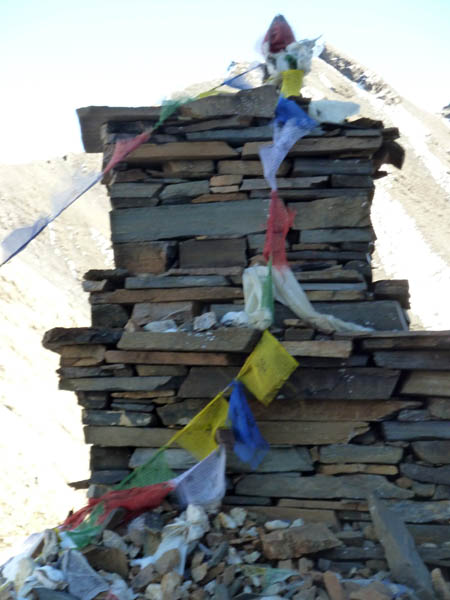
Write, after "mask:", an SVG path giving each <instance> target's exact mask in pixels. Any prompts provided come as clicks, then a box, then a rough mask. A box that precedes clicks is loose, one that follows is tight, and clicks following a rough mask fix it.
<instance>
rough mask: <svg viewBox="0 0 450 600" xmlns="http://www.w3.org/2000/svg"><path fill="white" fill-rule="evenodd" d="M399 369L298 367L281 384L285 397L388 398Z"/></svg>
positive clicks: (396, 379)
mask: <svg viewBox="0 0 450 600" xmlns="http://www.w3.org/2000/svg"><path fill="white" fill-rule="evenodd" d="M399 375H400V372H399V371H395V370H391V369H375V368H370V367H368V368H344V369H308V368H301V367H300V368H298V369H297V370H296V371H294V373H293V374H292V375H291V377H290V379H289V381H288V382H287V383H286V384H285V385H284V387H283V388H282V392H283V394H284V395H285V396H286V397H287V398H294V399H295V398H298V399H300V398H304V399H314V398H317V399H323V400H352V399H353V400H364V399H365V400H385V399H386V398H389V397H390V396H391V394H392V392H393V390H394V387H395V385H396V383H397V381H398V378H399Z"/></svg>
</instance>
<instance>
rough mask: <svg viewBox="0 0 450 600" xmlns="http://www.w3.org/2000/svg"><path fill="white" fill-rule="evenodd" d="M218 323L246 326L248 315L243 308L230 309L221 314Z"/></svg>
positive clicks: (228, 325)
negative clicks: (238, 309)
mask: <svg viewBox="0 0 450 600" xmlns="http://www.w3.org/2000/svg"><path fill="white" fill-rule="evenodd" d="M220 323H221V324H222V325H224V326H225V327H248V315H247V313H246V312H245V310H240V311H239V312H237V311H230V312H227V313H225V314H224V315H223V317H222V318H221V319H220Z"/></svg>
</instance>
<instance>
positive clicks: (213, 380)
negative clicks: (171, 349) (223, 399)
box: [178, 331, 239, 398]
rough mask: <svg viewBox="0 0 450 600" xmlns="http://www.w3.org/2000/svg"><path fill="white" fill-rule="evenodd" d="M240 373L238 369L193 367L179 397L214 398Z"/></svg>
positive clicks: (180, 390)
mask: <svg viewBox="0 0 450 600" xmlns="http://www.w3.org/2000/svg"><path fill="white" fill-rule="evenodd" d="M230 332H231V333H233V332H232V331H230ZM238 372H239V368H238V367H192V369H191V370H190V372H189V375H188V376H187V378H186V379H185V380H184V381H183V383H182V385H181V387H180V389H179V390H178V397H179V398H214V396H215V395H216V394H218V393H219V392H220V391H221V390H223V389H224V388H225V387H226V386H227V385H228V384H229V383H230V382H231V381H233V379H234V378H235V377H236V375H237V374H238Z"/></svg>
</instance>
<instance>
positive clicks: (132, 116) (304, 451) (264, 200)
mask: <svg viewBox="0 0 450 600" xmlns="http://www.w3.org/2000/svg"><path fill="white" fill-rule="evenodd" d="M277 101H278V95H277V93H276V90H275V88H274V87H272V86H263V87H260V88H257V89H254V90H246V91H241V92H239V93H237V94H235V95H223V96H221V95H218V96H210V97H207V98H203V99H200V100H196V101H193V102H190V103H188V104H185V105H183V106H181V107H180V108H179V109H178V111H177V112H175V113H174V114H173V115H172V116H171V117H169V119H168V120H167V121H165V123H164V124H163V125H162V126H161V127H160V128H159V129H158V132H157V133H156V134H155V135H153V136H152V137H151V138H150V139H149V141H148V142H146V143H144V144H142V145H141V146H139V147H138V148H137V149H136V150H134V151H133V152H131V154H129V155H128V156H127V157H126V159H125V160H124V161H123V162H121V163H119V164H118V165H116V167H115V168H114V169H113V170H112V171H110V172H109V173H108V175H107V176H105V177H104V181H103V182H104V184H105V185H107V187H108V191H109V195H110V199H111V205H112V212H111V236H112V242H113V248H114V255H115V263H116V269H115V270H105V271H89V272H88V273H86V275H85V281H84V282H83V289H84V290H85V291H86V292H88V293H89V295H90V302H91V307H92V327H87V328H78V329H62V328H56V329H53V330H51V331H49V332H48V333H47V334H46V336H45V339H44V345H45V347H46V348H49V349H51V350H53V351H55V352H57V353H59V354H60V356H61V368H60V370H59V374H60V377H61V381H60V388H61V389H64V390H73V391H74V392H75V393H76V394H77V397H78V401H79V403H80V404H81V406H83V408H84V411H83V423H84V425H85V437H86V443H88V444H92V448H91V470H92V476H91V480H90V484H91V487H90V494H91V496H96V495H97V496H98V495H99V494H100V493H102V492H104V491H105V490H106V489H108V486H113V485H116V484H118V483H120V482H121V481H122V479H123V478H124V477H127V476H128V475H129V474H130V473H131V472H132V471H133V470H134V469H137V468H138V467H139V466H141V465H143V464H145V463H146V462H147V461H148V460H149V459H150V458H151V457H152V456H154V455H155V452H156V451H157V449H159V448H160V447H164V446H165V445H166V444H167V442H168V441H169V440H170V439H171V438H172V436H173V434H174V433H175V432H176V431H177V430H178V429H180V428H181V427H183V426H184V425H186V424H187V423H189V422H190V421H191V420H192V419H195V418H196V415H198V413H199V411H201V409H203V408H204V407H205V406H206V405H207V404H208V403H209V402H210V401H211V399H213V398H214V397H215V396H216V394H218V393H219V392H221V391H222V390H224V389H225V388H226V387H227V386H228V385H229V384H230V383H231V382H232V381H233V380H234V378H235V377H236V375H237V373H238V372H239V370H240V368H241V367H242V365H243V364H244V362H245V359H246V357H247V356H248V355H249V354H250V353H251V352H252V350H253V349H254V347H255V345H256V344H257V342H258V340H259V338H260V335H261V332H260V331H258V330H256V329H251V328H249V327H236V326H231V327H225V326H224V325H223V324H220V320H221V319H222V317H223V316H224V315H225V314H227V313H230V312H234V313H236V312H238V313H239V311H242V310H243V304H244V293H243V287H242V276H243V271H244V269H246V268H247V267H248V266H249V265H251V264H258V263H259V264H264V259H263V256H262V253H263V247H264V242H265V231H266V223H267V217H268V210H269V203H270V190H269V184H268V183H267V182H266V180H265V179H264V176H263V167H262V164H261V162H260V159H259V149H260V147H261V146H264V145H268V144H270V143H271V141H272V137H273V127H272V125H271V123H272V120H273V118H274V111H275V107H276V105H277ZM296 101H297V103H298V104H300V105H301V106H302V107H303V108H307V105H308V100H307V99H303V98H296ZM159 115H160V109H159V108H139V109H138V108H129V109H127V108H105V107H98V108H97V107H90V108H85V109H81V110H79V117H80V121H81V127H82V134H83V140H84V144H85V148H86V151H87V152H100V151H103V153H104V157H105V158H104V160H105V164H107V162H108V161H109V158H110V155H111V152H112V148H113V146H114V144H115V142H116V141H117V140H118V139H123V138H124V137H126V135H129V136H130V135H131V136H133V135H137V134H140V133H142V132H143V131H147V130H150V129H151V127H152V125H153V124H154V123H155V122H157V120H158V118H159ZM397 137H398V131H397V129H395V128H388V129H386V128H384V127H383V124H382V123H381V122H376V121H372V120H370V119H365V118H359V119H355V120H353V121H351V122H344V123H343V124H338V125H336V124H330V123H322V125H321V130H320V131H319V130H317V129H313V130H312V131H311V132H310V133H309V134H308V135H306V136H305V137H303V138H302V139H301V140H300V141H298V142H297V143H296V144H295V145H294V146H293V147H292V148H291V150H290V151H289V153H288V155H287V157H286V159H285V160H284V161H283V162H282V164H281V166H280V168H279V170H278V177H277V185H278V194H279V197H280V198H281V199H282V200H284V201H285V203H286V204H287V206H288V208H290V209H293V210H295V217H294V218H293V222H292V226H291V228H290V230H289V232H288V234H287V238H286V242H285V248H286V252H287V254H286V256H287V260H288V264H289V267H290V268H291V269H292V272H293V273H294V275H295V278H296V279H297V280H298V282H300V284H301V286H302V288H303V290H304V291H305V293H306V296H307V298H308V299H309V301H310V302H311V303H312V306H313V307H314V308H315V309H316V311H317V312H318V313H326V314H327V315H332V316H334V317H338V318H339V319H342V320H344V321H347V322H351V323H354V324H357V325H361V326H363V327H365V328H370V329H371V330H373V331H367V330H366V331H364V330H362V331H359V332H340V333H339V332H333V331H326V332H324V331H323V330H320V329H316V328H315V327H313V326H311V324H310V323H309V322H307V321H305V320H303V319H301V318H299V317H298V315H296V314H294V313H293V312H291V310H290V309H289V308H288V307H287V306H286V305H284V304H281V303H280V302H275V313H274V314H275V320H274V323H273V325H272V326H271V328H270V331H271V333H272V334H273V336H275V338H277V339H278V340H279V341H280V342H281V346H282V347H283V348H284V349H285V350H286V351H287V352H288V353H289V354H290V355H292V356H294V357H295V358H296V360H297V361H298V363H299V367H298V368H297V369H296V370H295V371H294V372H293V374H292V375H291V376H290V378H289V379H288V381H287V382H286V383H285V384H284V386H283V387H282V388H281V389H280V390H279V392H278V395H277V397H276V398H275V399H274V400H273V401H272V402H271V403H270V404H269V405H267V406H266V405H264V404H262V403H261V402H258V401H257V400H256V399H255V398H253V397H252V396H251V395H250V394H248V403H249V406H250V409H251V412H252V413H253V416H254V418H255V420H256V422H257V424H258V426H259V431H260V433H261V434H262V436H263V438H265V440H266V441H267V442H268V444H270V449H269V450H268V452H267V453H266V455H265V458H264V459H263V460H262V462H261V463H260V464H259V466H258V467H257V468H256V469H255V468H253V467H252V466H251V465H250V464H248V463H246V462H244V461H242V460H241V459H240V458H239V457H238V456H237V455H236V454H235V453H234V452H233V450H229V451H228V456H227V473H228V483H227V485H228V489H227V493H226V496H225V500H224V501H225V503H227V504H240V505H242V504H243V505H248V506H252V507H254V510H255V511H264V512H266V513H267V514H269V515H271V516H273V517H281V518H296V517H301V518H303V519H305V520H306V521H310V520H320V521H324V522H326V523H328V524H331V525H333V524H336V523H337V522H338V520H341V521H349V522H353V521H358V522H361V521H367V520H369V519H370V517H369V513H368V508H367V497H368V495H369V494H370V493H371V492H375V491H376V493H377V494H378V495H379V496H380V497H383V498H385V499H387V502H388V503H389V504H391V503H393V504H394V505H395V506H396V507H398V510H401V515H402V517H403V518H404V519H405V521H406V522H407V523H408V524H415V525H414V527H415V529H414V530H413V533H414V535H419V533H420V532H421V531H422V533H423V531H424V530H421V529H420V527H424V528H425V527H427V526H428V525H425V524H430V523H440V522H443V521H445V520H447V519H449V518H450V493H449V490H450V488H449V485H450V472H449V469H450V467H448V466H441V465H450V453H449V446H450V427H449V422H448V419H450V385H449V384H450V369H449V365H450V362H449V356H450V335H449V334H448V332H413V331H408V320H407V317H406V316H405V309H407V308H408V283H407V281H404V280H401V281H377V282H373V281H372V270H371V264H370V256H371V254H372V251H373V246H374V239H375V234H374V231H373V229H372V225H371V219H370V209H371V201H372V198H373V195H374V183H373V180H374V179H375V178H377V177H379V176H382V175H383V173H382V172H380V171H379V168H380V166H381V164H382V162H383V161H385V160H386V159H387V158H388V157H389V155H392V151H393V150H395V148H396V146H395V142H394V140H395V139H396V138H397ZM397 151H398V148H397ZM389 218H390V215H389V214H387V215H386V219H389ZM204 313H214V315H208V317H207V318H205V317H204V318H203V319H198V317H199V316H202V315H203V314H204ZM161 321H166V323H163V324H161ZM167 321H168V322H169V323H168V322H167ZM205 321H206V322H207V323H206V324H205ZM231 322H233V321H232V318H231ZM166 459H167V462H168V466H169V467H170V469H171V470H172V471H173V472H175V473H177V472H180V471H183V470H185V469H188V468H189V467H191V466H192V465H193V464H194V463H195V462H196V459H195V458H194V457H193V456H192V454H191V453H189V452H188V451H187V450H186V449H185V448H183V447H182V448H180V447H179V446H177V444H174V445H173V447H169V448H167V449H166ZM396 510H397V509H396ZM417 524H421V525H417ZM443 527H445V526H443ZM417 532H419V533H417ZM335 552H337V554H339V552H338V551H335ZM336 556H337V555H336ZM335 558H336V557H335Z"/></svg>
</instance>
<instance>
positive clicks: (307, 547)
mask: <svg viewBox="0 0 450 600" xmlns="http://www.w3.org/2000/svg"><path fill="white" fill-rule="evenodd" d="M262 544H263V552H264V556H265V557H266V558H268V559H276V558H279V559H285V558H300V557H301V556H303V555H305V554H313V553H315V552H320V551H321V550H327V549H329V548H336V547H337V546H341V545H342V543H341V542H340V541H339V540H338V539H337V537H336V536H335V535H334V534H333V533H331V531H330V530H329V529H328V527H327V526H326V525H324V524H323V523H307V524H306V525H303V527H290V528H289V529H278V530H276V531H272V532H271V533H268V534H266V535H264V536H263V537H262Z"/></svg>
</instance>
